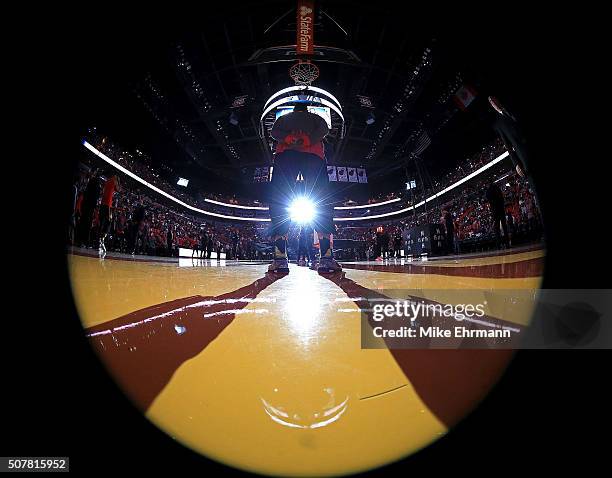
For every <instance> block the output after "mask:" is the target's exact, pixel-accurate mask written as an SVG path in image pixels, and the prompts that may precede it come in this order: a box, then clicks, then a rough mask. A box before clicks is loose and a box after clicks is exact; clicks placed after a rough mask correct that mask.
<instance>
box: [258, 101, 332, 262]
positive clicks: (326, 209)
mask: <svg viewBox="0 0 612 478" xmlns="http://www.w3.org/2000/svg"><path fill="white" fill-rule="evenodd" d="M328 132H329V129H328V127H327V123H326V122H325V120H324V119H323V118H321V117H320V116H318V115H316V114H314V113H310V112H308V108H307V106H306V104H305V103H298V104H297V105H296V106H295V107H294V109H293V111H292V112H291V113H289V114H286V115H283V116H281V117H279V118H278V119H277V120H276V121H275V123H274V126H273V127H272V132H271V135H272V138H274V139H275V140H276V141H277V144H276V151H275V157H274V172H273V174H272V182H271V185H270V186H271V194H270V216H271V219H272V225H271V230H270V236H271V239H272V241H273V243H274V255H273V257H274V260H273V262H272V264H271V265H270V267H269V269H268V270H269V272H285V273H286V272H289V266H288V263H287V233H288V230H289V215H288V213H287V206H288V205H289V203H290V202H291V200H292V199H293V197H294V196H295V194H296V192H297V187H296V178H297V176H298V173H301V175H302V177H303V178H304V191H306V194H308V195H310V199H311V200H312V201H313V202H314V203H315V204H317V206H318V217H317V218H316V219H315V221H314V223H313V226H314V229H315V230H316V231H317V232H318V234H319V244H320V260H319V266H318V268H317V270H318V271H319V272H322V273H324V272H336V271H340V270H342V268H341V267H340V265H339V264H338V263H337V262H336V261H335V260H334V258H333V256H332V247H331V241H330V235H331V234H332V233H333V230H334V227H333V215H332V214H333V206H332V205H331V202H330V201H329V193H328V178H327V166H326V164H325V154H324V149H323V138H324V137H325V136H326V135H327V133H328Z"/></svg>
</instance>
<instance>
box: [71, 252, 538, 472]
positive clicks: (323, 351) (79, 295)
mask: <svg viewBox="0 0 612 478" xmlns="http://www.w3.org/2000/svg"><path fill="white" fill-rule="evenodd" d="M87 254H88V252H87V251H83V250H71V251H70V253H69V254H68V261H69V269H70V274H71V279H72V287H73V291H74V296H75V302H76V304H77V308H78V310H79V313H80V317H81V320H82V323H83V326H84V328H85V334H86V335H87V336H88V338H89V340H90V341H91V343H92V346H93V347H94V348H95V349H96V350H97V352H98V353H99V354H100V357H101V359H102V360H103V361H104V362H105V363H106V364H107V366H108V367H109V369H110V370H111V372H112V373H113V375H114V376H115V378H116V380H117V381H118V383H119V384H120V385H121V386H122V388H123V389H124V391H125V392H126V395H127V396H128V397H129V398H130V399H131V400H132V401H134V403H136V405H137V406H138V407H139V408H140V409H141V410H143V412H144V413H146V415H147V417H149V419H151V420H152V421H153V422H154V423H156V424H157V425H158V426H159V427H160V428H162V429H163V430H164V431H165V432H167V433H168V434H170V435H171V436H173V437H174V438H176V439H177V440H179V441H180V442H182V443H184V444H185V445H187V446H189V447H191V448H192V449H194V450H196V451H198V452H201V453H203V454H205V455H206V456H209V457H211V458H214V459H217V460H220V461H222V462H224V463H227V464H230V465H233V466H237V467H239V468H242V469H247V470H251V471H256V472H261V473H269V474H277V475H288V474H293V475H296V474H302V475H311V476H312V475H329V474H340V473H349V472H357V471H360V470H367V469H370V468H373V467H376V466H378V465H382V464H385V463H388V462H390V461H393V460H397V459H399V458H402V457H404V456H406V455H409V454H411V453H413V452H414V451H416V450H418V449H420V448H422V447H423V446H426V445H427V444H429V443H430V442H432V441H433V440H435V439H437V438H438V437H440V436H441V435H443V434H444V433H446V432H447V431H448V429H449V427H451V426H452V425H453V424H454V423H456V422H457V421H458V420H460V419H461V418H462V417H463V416H465V414H466V413H468V412H469V410H470V409H471V408H473V406H475V405H476V404H477V403H478V401H479V400H480V399H482V398H483V397H484V396H485V395H486V393H487V391H488V390H489V388H490V387H491V386H492V385H493V384H494V383H495V382H496V381H497V380H498V378H499V377H500V375H501V373H503V370H504V369H505V367H506V365H507V363H508V361H509V360H510V358H511V355H512V352H511V351H506V350H387V349H377V350H363V349H362V348H361V340H360V334H361V319H360V312H359V307H360V303H361V302H362V297H363V296H364V295H366V294H371V293H374V294H379V295H381V296H385V295H386V296H393V294H394V291H395V290H397V289H411V290H413V291H414V295H415V296H419V297H425V298H428V299H431V300H437V301H440V302H443V303H448V302H452V301H457V300H458V299H457V294H454V295H451V293H450V292H448V293H447V292H445V291H448V290H454V291H456V290H457V289H461V290H462V291H464V292H462V294H466V295H468V296H469V295H470V292H469V291H472V292H473V294H475V295H476V296H478V294H483V291H488V292H487V297H488V299H489V300H490V301H491V304H492V307H493V309H494V306H493V303H494V302H495V300H499V301H500V302H503V300H505V299H507V298H508V297H509V296H512V294H516V291H517V290H525V291H529V290H533V289H537V288H538V287H539V284H540V282H541V275H542V270H543V259H544V251H543V250H541V249H537V248H531V249H523V250H518V251H516V250H510V251H509V252H507V253H505V254H496V255H480V256H479V255H473V256H469V257H463V258H462V257H448V258H442V259H439V260H430V261H427V262H406V261H403V260H399V259H398V260H390V261H385V262H384V263H372V262H369V263H364V262H361V263H345V264H344V272H343V274H336V275H334V276H329V277H322V276H319V275H318V274H317V273H316V272H314V271H311V270H309V269H307V268H302V267H297V266H291V267H290V273H289V274H288V275H286V276H280V277H279V276H270V275H268V274H266V270H267V263H259V262H251V263H245V262H235V261H225V262H222V263H217V262H214V261H213V262H210V261H203V262H202V261H199V262H198V261H196V262H193V263H192V261H191V260H185V261H181V262H180V263H179V262H178V261H169V260H167V259H166V260H164V259H161V258H160V259H157V260H155V259H154V260H142V259H144V258H142V257H135V258H133V259H132V258H130V257H129V256H121V255H116V256H115V257H111V255H109V256H107V257H106V258H105V259H104V260H101V259H100V258H98V257H88V256H87ZM89 254H90V252H89ZM147 259H151V258H147ZM477 298H478V297H470V299H469V300H475V299H477ZM496 317H497V318H499V319H500V320H503V321H505V322H506V323H510V324H515V326H517V327H522V326H524V325H526V324H527V323H528V322H529V319H530V310H529V309H525V311H524V312H523V313H518V314H516V313H515V314H513V315H512V316H504V317H500V316H497V315H496Z"/></svg>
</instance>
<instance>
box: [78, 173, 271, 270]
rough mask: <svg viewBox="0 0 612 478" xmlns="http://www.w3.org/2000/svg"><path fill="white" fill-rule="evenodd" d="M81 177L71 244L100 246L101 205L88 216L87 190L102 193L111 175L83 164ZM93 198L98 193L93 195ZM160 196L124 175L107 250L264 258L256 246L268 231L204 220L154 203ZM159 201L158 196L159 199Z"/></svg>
mask: <svg viewBox="0 0 612 478" xmlns="http://www.w3.org/2000/svg"><path fill="white" fill-rule="evenodd" d="M81 171H82V172H81V174H80V175H79V177H78V179H77V180H76V182H75V185H74V193H75V207H74V216H73V221H72V223H71V228H70V243H71V244H72V245H76V246H81V247H87V248H94V249H97V248H99V247H100V238H101V236H102V233H101V226H102V224H101V219H100V210H101V208H100V204H96V205H94V207H93V210H92V211H91V213H89V214H88V213H87V212H86V211H85V209H86V208H87V207H88V206H87V200H86V197H87V195H88V194H92V193H90V192H89V191H90V190H92V189H93V190H94V191H98V196H99V197H100V198H101V197H102V190H103V188H104V185H105V184H106V182H107V181H109V180H110V178H111V177H112V174H113V173H112V172H106V174H102V173H101V171H100V170H97V169H95V168H91V167H89V166H87V165H81ZM93 194H95V192H94V193H93ZM156 196H157V195H155V193H151V192H150V191H149V190H147V188H145V187H144V186H141V185H139V184H137V183H135V182H134V181H131V180H129V179H126V178H125V177H124V178H123V180H122V181H121V183H120V186H119V188H118V189H117V191H116V192H115V194H114V198H113V207H112V211H113V213H112V217H111V221H110V227H109V231H108V235H107V236H106V241H105V244H104V245H105V249H106V250H108V251H114V252H122V253H127V254H146V255H154V256H177V255H178V248H180V247H183V248H189V249H197V250H198V251H206V254H207V255H208V256H209V257H210V255H211V252H215V253H216V254H217V257H220V253H225V254H226V258H228V259H229V258H235V259H259V258H262V255H261V254H260V253H259V252H258V251H257V250H256V248H255V244H256V243H258V242H262V241H265V239H264V238H263V236H264V235H265V231H264V230H263V229H262V228H261V226H260V228H259V229H257V225H255V224H253V223H239V224H228V223H224V222H219V221H205V220H203V219H202V218H201V217H195V216H193V215H191V214H189V213H186V212H184V211H179V210H178V209H180V208H179V207H177V208H175V207H171V206H168V205H165V204H162V203H161V202H160V201H158V200H156V199H154V198H155V197H156ZM157 197H159V196H157Z"/></svg>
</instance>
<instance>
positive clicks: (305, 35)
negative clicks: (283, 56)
mask: <svg viewBox="0 0 612 478" xmlns="http://www.w3.org/2000/svg"><path fill="white" fill-rule="evenodd" d="M298 12H299V19H298V29H297V37H298V38H297V50H298V53H301V54H307V55H312V54H313V47H314V45H313V38H312V36H313V35H312V33H313V32H312V22H313V19H312V8H310V7H308V6H306V5H302V6H301V7H300V8H299V9H298Z"/></svg>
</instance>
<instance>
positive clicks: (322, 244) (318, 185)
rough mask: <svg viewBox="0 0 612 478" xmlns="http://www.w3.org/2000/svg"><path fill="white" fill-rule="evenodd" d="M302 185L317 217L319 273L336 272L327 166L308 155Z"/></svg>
mask: <svg viewBox="0 0 612 478" xmlns="http://www.w3.org/2000/svg"><path fill="white" fill-rule="evenodd" d="M305 164H306V166H305V167H304V171H303V175H304V185H305V188H306V194H307V195H309V196H310V197H311V199H312V200H313V201H314V202H315V204H316V208H317V216H316V218H315V224H314V226H315V230H316V231H317V233H318V234H319V257H320V259H319V266H318V269H317V270H318V271H319V272H336V271H340V270H342V267H341V266H340V264H338V263H337V262H336V261H335V259H334V257H333V244H332V237H333V236H332V235H333V233H334V232H335V228H334V222H333V212H334V206H333V197H332V194H331V192H330V188H329V179H328V177H327V165H326V163H325V161H323V160H322V159H320V158H319V157H317V156H315V155H309V158H308V160H306V161H305Z"/></svg>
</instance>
